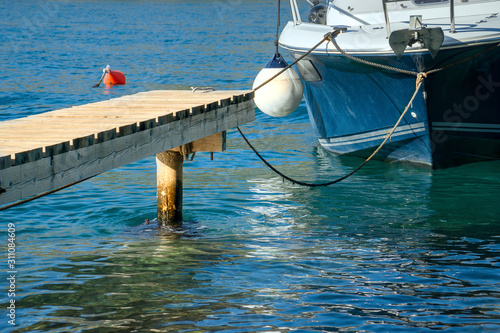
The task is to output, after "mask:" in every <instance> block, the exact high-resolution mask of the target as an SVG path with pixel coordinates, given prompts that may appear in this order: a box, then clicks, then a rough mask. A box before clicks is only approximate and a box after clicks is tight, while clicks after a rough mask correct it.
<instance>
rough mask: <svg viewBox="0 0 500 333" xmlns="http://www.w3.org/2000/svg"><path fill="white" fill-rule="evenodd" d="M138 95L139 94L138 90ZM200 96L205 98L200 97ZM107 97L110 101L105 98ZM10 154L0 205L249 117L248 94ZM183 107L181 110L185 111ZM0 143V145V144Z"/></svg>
mask: <svg viewBox="0 0 500 333" xmlns="http://www.w3.org/2000/svg"><path fill="white" fill-rule="evenodd" d="M141 94H144V93H141ZM204 97H205V98H206V96H204ZM111 101H112V100H111ZM204 105H205V107H200V106H193V107H189V108H188V110H186V108H181V109H179V112H173V115H172V113H171V114H166V115H163V116H158V117H155V118H153V119H148V120H140V121H139V120H138V121H137V122H133V123H131V124H128V125H120V126H118V127H116V128H115V129H110V130H105V131H98V132H96V133H91V134H89V135H85V136H79V137H75V138H73V139H71V140H70V141H61V142H60V143H57V144H51V145H49V146H43V147H33V149H31V150H28V151H21V152H18V153H15V154H13V156H10V155H9V156H0V188H1V189H0V192H2V193H0V205H5V204H8V203H12V202H15V201H18V200H23V199H26V198H29V197H31V196H33V195H37V194H40V193H43V192H47V191H50V190H52V189H56V188H59V187H61V186H65V185H68V184H71V183H73V182H75V181H79V180H82V179H85V178H88V177H91V176H95V175H98V174H101V173H103V172H106V171H109V170H112V169H114V168H118V167H120V166H123V165H126V164H129V163H132V162H135V161H138V160H141V159H143V158H147V157H149V156H153V155H156V154H158V153H161V152H164V151H167V150H169V149H172V148H175V147H178V146H181V145H184V144H188V143H191V142H193V141H196V140H199V139H203V138H205V137H208V136H210V135H213V134H216V133H219V132H222V131H226V130H229V129H231V128H234V127H236V126H241V125H243V124H246V123H249V122H252V121H254V120H255V103H254V101H253V93H248V92H242V93H241V94H240V95H235V96H233V97H231V99H230V100H229V99H227V98H220V101H215V102H214V101H211V102H209V103H207V102H204ZM186 111H187V112H186ZM0 147H1V144H0Z"/></svg>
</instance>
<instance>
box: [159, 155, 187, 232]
mask: <svg viewBox="0 0 500 333" xmlns="http://www.w3.org/2000/svg"><path fill="white" fill-rule="evenodd" d="M183 161H184V157H183V156H182V154H181V153H179V152H177V151H171V150H170V151H165V152H162V153H159V154H156V197H157V218H158V224H159V225H160V226H162V225H165V224H179V223H181V222H182V178H183V175H182V173H183V170H182V167H183Z"/></svg>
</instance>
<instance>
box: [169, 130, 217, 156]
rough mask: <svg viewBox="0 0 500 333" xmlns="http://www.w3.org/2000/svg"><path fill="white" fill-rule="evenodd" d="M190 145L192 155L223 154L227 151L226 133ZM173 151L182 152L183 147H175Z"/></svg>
mask: <svg viewBox="0 0 500 333" xmlns="http://www.w3.org/2000/svg"><path fill="white" fill-rule="evenodd" d="M188 145H189V152H190V153H198V152H211V153H215V152H222V151H224V150H226V131H223V132H220V133H217V134H213V135H210V136H207V137H205V138H202V139H199V140H195V141H193V142H191V143H188ZM171 150H173V151H178V152H181V153H182V151H183V148H182V146H181V147H175V148H172V149H171Z"/></svg>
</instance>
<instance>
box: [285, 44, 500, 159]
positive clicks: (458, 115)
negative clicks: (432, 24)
mask: <svg viewBox="0 0 500 333" xmlns="http://www.w3.org/2000/svg"><path fill="white" fill-rule="evenodd" d="M488 48H491V45H478V46H468V47H464V48H450V49H445V50H441V51H440V52H439V53H438V55H437V57H436V58H435V59H433V58H432V57H431V56H430V55H429V54H428V52H422V53H409V54H405V55H403V57H402V58H401V59H398V58H397V57H396V56H395V55H392V54H391V55H384V56H380V55H378V56H364V57H363V56H362V57H361V58H363V59H365V60H369V61H374V62H377V63H380V64H384V65H389V66H393V67H397V68H402V69H407V70H411V71H416V72H426V71H428V70H431V69H435V68H441V67H445V66H448V65H452V64H455V63H456V62H458V61H460V60H462V59H465V58H467V57H470V56H473V55H476V54H478V53H479V52H481V51H484V50H486V49H488ZM499 50H500V48H496V49H493V50H490V51H488V52H486V53H484V54H482V55H480V56H477V57H474V58H473V59H470V60H468V61H465V62H462V63H460V64H458V65H454V66H451V67H449V68H446V69H444V70H442V71H440V72H437V73H434V74H431V75H429V76H428V77H427V78H426V79H425V82H424V84H423V86H422V88H421V90H420V91H419V93H418V94H417V96H416V98H415V100H414V102H413V103H412V108H411V109H410V110H409V112H408V113H407V114H406V115H405V117H404V119H403V121H402V122H401V124H400V125H399V126H398V128H397V129H396V131H395V132H394V134H393V136H392V137H391V139H390V141H389V142H388V143H387V144H386V145H385V146H384V149H382V150H381V151H380V153H378V154H377V155H376V157H375V158H376V159H379V160H384V161H399V162H410V163H418V164H422V165H425V166H428V167H430V168H433V169H439V168H446V167H451V166H456V165H460V164H463V163H467V162H472V161H477V160H485V159H498V158H500V110H498V109H499V105H500V51H499ZM292 55H293V56H294V57H295V58H297V57H299V56H300V55H301V54H300V53H299V52H292ZM302 61H305V62H308V64H307V63H306V65H308V66H307V67H308V68H309V69H311V68H312V67H311V64H312V65H313V66H314V69H315V70H316V71H317V73H316V74H317V75H316V76H315V77H316V79H313V80H311V75H307V73H305V72H304V70H303V68H304V66H299V69H300V72H301V77H302V80H303V84H304V96H305V100H306V105H307V109H308V113H309V118H310V121H311V124H312V127H313V129H314V132H315V133H316V135H317V137H318V139H319V142H320V143H321V145H322V146H323V147H324V148H325V149H326V150H328V151H330V152H333V153H335V154H350V155H355V156H360V157H367V156H369V155H371V153H372V152H373V151H374V149H376V147H378V145H380V143H381V142H382V141H383V139H384V138H385V137H386V135H387V133H388V132H389V131H390V130H391V129H392V127H393V126H394V125H395V123H396V121H397V119H398V118H399V117H400V116H401V113H402V112H403V111H404V108H405V106H406V105H407V104H408V102H409V100H410V98H411V96H412V95H413V93H414V91H415V82H416V78H415V76H411V75H407V74H401V73H396V72H393V71H390V70H386V69H379V68H375V67H372V66H369V65H365V64H361V63H358V62H355V61H353V60H349V59H346V58H345V57H344V56H341V55H338V54H312V55H309V56H308V57H306V58H305V59H304V60H302ZM318 77H320V78H321V79H318Z"/></svg>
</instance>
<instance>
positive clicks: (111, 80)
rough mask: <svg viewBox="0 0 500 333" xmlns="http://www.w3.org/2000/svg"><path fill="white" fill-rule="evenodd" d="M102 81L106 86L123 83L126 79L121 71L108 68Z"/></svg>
mask: <svg viewBox="0 0 500 333" xmlns="http://www.w3.org/2000/svg"><path fill="white" fill-rule="evenodd" d="M103 82H104V84H105V85H107V86H112V85H116V84H125V82H126V79H125V75H123V73H122V72H120V71H112V70H109V71H108V72H107V73H106V75H105V76H104V79H103Z"/></svg>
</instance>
